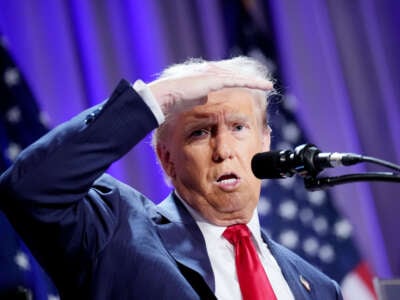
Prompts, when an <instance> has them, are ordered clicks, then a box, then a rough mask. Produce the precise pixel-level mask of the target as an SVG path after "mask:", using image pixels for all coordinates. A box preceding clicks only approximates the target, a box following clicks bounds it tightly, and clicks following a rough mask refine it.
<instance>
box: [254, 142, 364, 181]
mask: <svg viewBox="0 0 400 300" xmlns="http://www.w3.org/2000/svg"><path fill="white" fill-rule="evenodd" d="M361 161H362V156H361V155H358V154H354V153H338V152H326V153H324V152H321V151H320V150H319V149H318V148H317V147H316V146H315V145H312V144H304V145H300V146H297V147H296V148H295V149H294V151H292V150H281V151H269V152H262V153H258V154H256V155H254V157H253V159H252V160H251V169H252V170H253V173H254V175H255V176H256V177H257V178H259V179H274V178H285V177H291V176H293V175H294V174H299V175H301V176H303V177H314V176H316V175H317V174H318V173H320V172H321V171H322V170H324V169H326V168H334V167H337V166H350V165H354V164H356V163H358V162H361Z"/></svg>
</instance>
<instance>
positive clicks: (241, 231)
mask: <svg viewBox="0 0 400 300" xmlns="http://www.w3.org/2000/svg"><path fill="white" fill-rule="evenodd" d="M222 235H223V236H224V238H226V239H227V240H228V241H229V242H230V243H231V244H233V245H236V244H237V243H238V242H239V241H240V240H242V239H243V238H247V237H250V230H249V228H248V227H247V225H245V224H235V225H231V226H228V227H227V228H226V229H225V231H224V233H223V234H222Z"/></svg>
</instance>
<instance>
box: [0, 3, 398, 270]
mask: <svg viewBox="0 0 400 300" xmlns="http://www.w3.org/2000/svg"><path fill="white" fill-rule="evenodd" d="M248 2H251V1H248ZM264 3H265V4H267V5H268V7H269V10H270V12H271V13H270V17H271V19H272V20H271V21H272V23H273V27H274V30H275V35H274V36H275V38H274V40H273V42H274V43H275V44H276V47H277V49H278V57H279V65H280V67H281V70H280V72H281V74H282V76H283V80H284V85H285V88H286V90H287V91H288V93H289V94H290V96H291V97H290V98H291V103H292V104H293V105H295V108H296V114H297V116H298V118H299V119H300V121H301V125H302V126H303V127H304V128H305V129H306V131H307V132H308V134H309V138H310V141H312V142H313V143H315V144H317V145H318V146H319V147H320V148H321V149H322V150H325V151H343V152H357V153H363V154H366V155H369V156H375V157H379V158H383V159H386V160H389V161H392V162H397V163H399V162H400V140H399V138H398V135H399V132H400V84H399V83H398V81H399V79H398V78H400V74H399V73H400V59H399V58H398V53H400V36H399V34H398V28H400V2H399V1H396V0H358V1H346V0H327V1H318V0H306V1H291V0H269V1H264ZM220 4H221V2H220V1H215V0H197V1H196V0H186V1H182V0H146V1H134V0H130V1H128V0H117V1H115V0H113V1H111V0H109V1H106V0H101V1H78V0H70V1H52V0H47V1H46V0H42V1H25V0H14V1H7V0H0V31H1V32H2V33H3V34H4V35H5V36H6V38H7V43H8V49H9V50H10V52H11V53H12V55H13V57H14V58H15V60H16V62H17V64H18V66H19V67H20V69H21V70H22V72H23V74H24V76H25V78H26V80H27V82H28V83H29V85H30V87H31V88H32V90H33V93H34V95H35V96H36V99H37V100H38V102H39V105H40V106H41V108H42V110H43V111H44V112H46V113H47V116H48V122H49V126H50V127H53V126H55V125H57V124H59V123H61V122H63V121H65V120H67V119H68V118H70V117H72V116H73V115H75V114H76V113H77V112H79V111H81V110H82V109H84V108H86V107H88V106H90V105H93V104H95V103H98V102H100V101H102V100H103V99H105V98H106V97H107V96H108V95H109V93H110V92H111V91H112V89H113V87H114V86H115V84H116V83H117V82H118V80H119V79H120V78H121V77H124V78H126V79H128V80H130V81H134V80H135V79H136V78H142V79H143V80H144V81H149V80H151V79H152V78H154V74H156V73H157V72H159V71H160V70H161V69H163V68H164V67H166V66H167V65H169V64H171V63H174V62H179V61H182V60H183V59H185V58H187V57H197V56H202V57H204V58H206V59H220V58H224V57H225V56H226V54H227V48H228V46H227V38H226V32H225V29H224V24H223V19H222V16H223V11H222V6H221V5H220ZM365 170H370V167H369V166H365V165H360V166H357V167H354V168H352V171H365ZM339 171H343V170H342V169H341V170H339ZM345 171H348V170H345ZM110 172H111V173H112V174H113V175H114V176H116V177H118V178H120V179H122V180H124V181H125V182H127V183H129V184H131V185H132V186H134V187H136V188H138V189H139V190H141V191H142V192H143V193H144V194H146V195H148V196H149V197H151V198H152V199H155V200H156V201H160V200H162V199H163V198H164V197H165V196H166V195H167V193H168V191H169V190H168V188H166V187H165V185H164V184H163V179H162V176H161V175H160V170H159V168H158V166H157V165H156V163H155V159H154V155H153V152H152V150H151V148H150V146H149V139H148V138H147V139H145V140H144V141H143V142H142V143H141V144H140V145H138V146H137V147H135V149H133V150H132V151H131V152H130V153H129V155H127V156H126V157H125V158H124V159H123V160H121V161H120V162H118V163H117V164H115V165H113V166H112V167H111V170H110ZM332 174H334V173H332ZM154 186H159V187H160V188H158V189H154V188H153V187H154ZM331 191H332V193H333V194H334V198H335V201H336V203H337V205H338V207H339V208H340V210H341V211H342V213H343V214H344V215H346V216H347V217H348V218H349V220H350V221H351V222H352V224H353V225H354V230H355V237H356V240H357V244H358V245H359V246H360V250H361V252H362V253H363V255H364V256H365V257H366V259H367V261H368V262H369V263H370V265H371V267H372V269H373V271H374V272H375V273H376V274H377V275H378V276H380V277H392V276H400V251H399V249H400V239H398V234H397V228H398V227H399V226H400V219H399V218H398V212H399V211H400V199H399V198H400V196H399V195H400V187H399V185H398V184H397V185H396V184H386V183H379V184H378V183H373V184H366V183H357V184H351V185H344V186H340V187H335V188H333V189H332V190H331Z"/></svg>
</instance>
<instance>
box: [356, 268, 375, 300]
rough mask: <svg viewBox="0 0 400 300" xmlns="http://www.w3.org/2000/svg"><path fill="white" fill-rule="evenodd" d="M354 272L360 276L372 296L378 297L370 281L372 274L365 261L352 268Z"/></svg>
mask: <svg viewBox="0 0 400 300" xmlns="http://www.w3.org/2000/svg"><path fill="white" fill-rule="evenodd" d="M354 272H355V273H356V274H357V275H358V276H359V277H360V278H361V280H362V281H363V282H364V284H365V285H366V286H367V287H368V289H369V291H370V292H371V294H372V295H373V296H374V298H375V299H378V297H377V296H376V293H375V290H374V285H373V282H372V278H373V275H372V272H371V270H370V269H369V267H368V265H367V263H366V262H361V263H359V264H358V265H357V266H356V268H355V269H354Z"/></svg>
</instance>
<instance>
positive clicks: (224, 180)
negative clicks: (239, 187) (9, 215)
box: [220, 178, 237, 184]
mask: <svg viewBox="0 0 400 300" xmlns="http://www.w3.org/2000/svg"><path fill="white" fill-rule="evenodd" d="M236 180H237V179H236V178H231V179H223V180H221V181H220V183H224V184H229V183H234V182H235V181H236Z"/></svg>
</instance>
